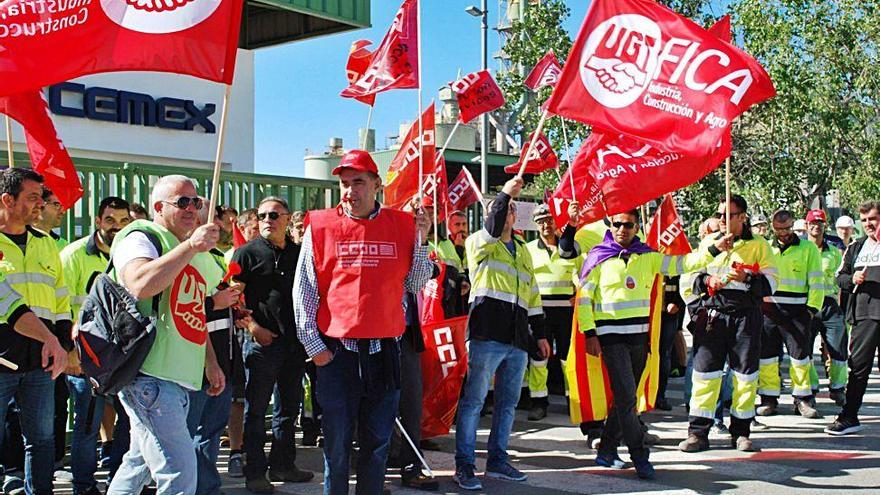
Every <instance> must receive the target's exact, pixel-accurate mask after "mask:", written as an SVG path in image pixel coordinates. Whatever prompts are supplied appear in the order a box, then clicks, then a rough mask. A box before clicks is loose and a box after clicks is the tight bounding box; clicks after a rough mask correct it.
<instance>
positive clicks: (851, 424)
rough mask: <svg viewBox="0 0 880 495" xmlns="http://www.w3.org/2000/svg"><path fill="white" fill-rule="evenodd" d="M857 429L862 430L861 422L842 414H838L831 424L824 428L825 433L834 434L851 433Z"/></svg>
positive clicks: (857, 430)
mask: <svg viewBox="0 0 880 495" xmlns="http://www.w3.org/2000/svg"><path fill="white" fill-rule="evenodd" d="M859 431H862V424H861V423H859V420H857V419H849V418H844V417H843V416H838V417H837V420H835V421H834V423H832V424H831V426H829V427H827V428H825V433H827V434H829V435H834V436H843V435H851V434H853V433H857V432H859Z"/></svg>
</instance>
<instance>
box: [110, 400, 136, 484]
mask: <svg viewBox="0 0 880 495" xmlns="http://www.w3.org/2000/svg"><path fill="white" fill-rule="evenodd" d="M105 400H110V399H105ZM112 400H113V410H114V411H116V424H115V425H114V426H113V445H111V446H110V463H109V464H108V465H107V466H105V467H106V469H107V485H109V484H110V481H111V480H112V479H113V475H115V474H116V471H117V470H118V469H119V466H120V465H122V457H123V456H124V455H125V453H126V452H128V448H129V446H130V445H131V423H130V422H129V421H128V413H127V412H125V407H124V406H123V405H122V401H121V400H119V397H113V398H112Z"/></svg>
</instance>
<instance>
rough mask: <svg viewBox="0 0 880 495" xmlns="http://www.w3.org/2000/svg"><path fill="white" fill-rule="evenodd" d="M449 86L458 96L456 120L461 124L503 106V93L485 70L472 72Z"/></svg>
mask: <svg viewBox="0 0 880 495" xmlns="http://www.w3.org/2000/svg"><path fill="white" fill-rule="evenodd" d="M449 86H450V87H451V88H452V91H454V92H455V96H456V98H458V108H459V109H460V110H461V113H460V114H459V116H458V120H459V121H461V123H462V124H467V123H468V122H470V121H471V120H474V118H476V117H479V116H480V115H482V114H484V113H486V112H491V111H492V110H497V109H499V108H501V107H503V106H504V94H503V93H502V92H501V88H499V87H498V84H497V83H496V82H495V79H492V75H491V74H489V71H487V70H483V71H480V72H472V73H470V74H468V75H466V76H464V77H462V78H461V79H459V80H458V81H455V82H451V83H449Z"/></svg>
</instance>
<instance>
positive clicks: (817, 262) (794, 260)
mask: <svg viewBox="0 0 880 495" xmlns="http://www.w3.org/2000/svg"><path fill="white" fill-rule="evenodd" d="M772 248H773V254H774V255H776V263H777V265H776V266H777V267H778V268H779V285H778V286H777V287H776V290H775V291H773V295H772V296H768V297H765V298H764V300H765V301H767V302H772V303H776V304H806V305H808V306H811V307H812V308H814V309H815V310H816V311H821V310H822V303H823V302H824V300H825V275H824V273H823V272H822V255H821V254H820V253H819V248H817V247H816V245H815V244H813V243H812V242H810V241H804V240H801V239H796V240H795V242H794V244H792V245H790V246H788V247H786V248H785V251H782V249H781V248H780V246H779V245H778V243H774V244H773V246H772Z"/></svg>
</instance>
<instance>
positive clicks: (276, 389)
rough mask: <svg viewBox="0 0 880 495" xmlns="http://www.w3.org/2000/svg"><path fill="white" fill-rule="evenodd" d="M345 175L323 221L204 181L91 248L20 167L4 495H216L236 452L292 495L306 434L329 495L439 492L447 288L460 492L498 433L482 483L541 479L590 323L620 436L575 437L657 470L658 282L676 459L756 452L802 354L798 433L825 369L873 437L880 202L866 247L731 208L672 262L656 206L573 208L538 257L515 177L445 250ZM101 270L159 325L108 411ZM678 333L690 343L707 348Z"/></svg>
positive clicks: (4, 261)
mask: <svg viewBox="0 0 880 495" xmlns="http://www.w3.org/2000/svg"><path fill="white" fill-rule="evenodd" d="M333 174H334V175H335V176H337V177H338V179H339V188H340V193H341V198H342V200H341V204H340V206H339V207H337V208H333V209H327V210H318V211H312V212H309V214H308V215H305V214H304V212H298V211H292V210H291V209H290V207H289V205H288V204H287V202H286V201H285V200H284V199H282V198H279V197H272V196H270V197H266V198H263V199H262V200H261V201H259V204H258V205H257V207H256V208H253V209H248V210H244V211H241V212H238V211H236V210H235V209H234V208H231V207H228V206H218V207H217V208H216V209H215V210H214V212H213V213H214V214H213V215H209V213H210V212H209V209H210V208H209V207H208V202H207V200H206V199H205V198H204V197H202V196H200V195H199V192H198V191H197V190H196V188H195V186H194V182H193V181H191V180H190V179H188V178H187V177H185V176H182V175H171V176H165V177H162V178H160V179H159V180H158V181H157V182H156V183H155V184H154V186H153V188H152V190H151V197H150V204H148V205H147V207H146V208H144V207H142V206H139V205H136V204H130V203H129V202H128V201H126V200H125V199H123V198H119V197H107V198H103V199H102V200H101V201H100V203H99V206H98V209H97V211H96V212H95V213H96V215H95V217H94V225H93V229H92V231H91V232H88V233H86V235H85V236H84V237H83V238H81V239H79V240H76V241H74V242H72V243H70V244H68V243H67V241H66V240H64V239H62V238H61V237H60V236H59V235H58V234H57V233H56V232H55V229H56V228H58V227H59V226H60V224H61V220H62V218H63V215H64V211H63V209H62V207H61V203H60V202H59V201H58V198H57V197H56V196H55V195H54V194H53V193H52V191H50V190H48V189H46V188H45V187H44V186H43V179H42V177H41V176H40V175H38V174H36V173H35V172H33V171H30V170H27V169H21V168H15V169H6V170H3V171H2V172H0V251H2V258H0V314H2V320H0V417H3V418H4V419H5V427H4V428H0V445H2V459H0V463H2V466H3V468H4V473H5V477H4V483H3V487H2V491H3V492H4V493H7V494H13V493H26V494H28V495H31V494H49V493H52V491H53V472H54V471H56V469H58V468H60V467H61V466H62V463H63V460H64V459H65V454H66V451H67V449H68V447H69V452H70V456H69V461H68V462H69V467H70V474H71V476H72V484H73V487H74V493H75V494H77V495H95V494H100V493H102V491H101V489H100V487H101V486H102V485H99V482H98V479H97V478H98V477H97V476H96V473H97V471H98V468H99V467H101V468H102V469H103V470H106V471H107V472H108V476H107V479H106V493H108V494H119V495H131V494H139V493H144V492H145V491H155V492H157V493H160V494H185V495H189V494H218V493H221V492H220V488H221V485H222V479H221V476H220V473H219V471H218V456H219V452H220V446H221V442H228V446H229V449H230V454H229V459H228V464H227V466H228V467H227V471H228V475H229V476H231V477H239V478H244V479H245V485H246V487H247V489H248V490H249V491H251V492H252V493H272V492H273V491H274V489H275V487H274V485H273V482H275V483H277V482H291V483H307V482H310V481H312V480H313V479H314V478H315V473H313V472H310V471H307V470H303V469H301V468H300V467H298V466H297V445H296V431H297V429H298V428H299V429H300V430H301V433H302V435H301V445H304V446H320V447H321V448H322V449H323V456H324V472H323V484H324V486H323V491H324V493H325V494H334V495H335V494H346V493H348V490H349V484H350V467H352V466H353V468H354V471H355V472H356V483H357V493H363V494H380V493H382V492H383V490H384V485H385V475H386V470H387V468H395V469H397V468H399V469H400V479H401V482H402V484H403V485H404V486H408V487H414V488H419V489H424V490H436V489H437V488H438V483H437V480H435V479H434V478H432V477H431V476H430V475H429V474H428V471H427V470H425V469H423V466H422V464H421V460H420V458H421V457H422V455H421V452H420V451H419V450H418V448H419V446H422V447H427V446H428V444H429V443H430V439H422V438H421V422H422V421H421V419H422V399H423V398H422V381H421V376H422V374H421V369H420V366H421V365H420V353H422V352H423V351H424V349H425V345H424V340H423V337H422V332H421V328H420V323H421V322H422V318H421V315H423V314H424V312H425V311H426V309H425V308H424V307H423V306H424V304H426V302H425V301H426V298H425V297H424V290H425V287H426V285H430V284H433V287H434V288H435V289H436V287H438V286H439V287H442V289H443V290H442V294H443V297H442V298H439V299H438V300H437V301H436V304H438V307H437V308H433V309H434V310H436V311H437V312H439V314H441V315H442V316H443V317H446V318H452V317H455V316H463V315H468V316H469V318H468V323H467V330H468V339H469V342H468V369H467V376H466V379H465V381H464V384H463V386H462V389H461V391H460V399H459V403H458V408H457V414H456V419H455V425H454V426H455V429H454V435H455V466H456V469H455V474H454V477H453V479H454V481H455V482H456V483H458V485H459V486H460V487H461V488H462V489H466V490H479V489H481V488H482V482H481V479H480V476H478V471H477V466H476V455H475V449H476V438H477V428H478V425H479V422H480V418H481V416H485V415H488V414H490V415H491V416H492V420H491V433H490V435H489V440H488V458H487V461H486V464H485V469H484V470H483V472H484V474H485V476H488V477H493V478H498V479H503V480H509V481H524V480H526V479H527V475H526V474H525V473H523V472H521V471H520V470H518V469H517V468H516V467H514V465H513V464H511V462H510V460H509V456H508V453H507V446H508V440H509V437H510V434H511V431H512V429H513V425H514V418H515V410H516V408H517V407H521V406H523V405H525V406H526V407H527V408H528V409H529V412H528V420H530V421H541V420H543V419H544V418H545V417H546V416H547V409H548V405H549V398H548V397H549V394H550V393H551V392H552V393H559V394H561V395H567V390H568V387H570V386H572V384H570V383H567V381H566V380H565V379H564V378H563V373H562V372H561V368H563V367H564V366H565V360H566V357H567V356H568V355H569V349H570V346H571V344H572V343H571V337H572V321H573V320H574V321H576V322H577V325H578V330H579V331H581V332H583V333H584V337H585V342H586V353H587V354H589V355H591V356H603V358H604V364H605V366H606V369H607V374H606V376H607V380H608V383H609V386H610V389H611V391H612V392H613V403H612V404H611V405H610V409H609V411H608V414H607V418H605V419H604V420H600V421H590V422H584V423H581V424H580V429H581V432H582V433H583V435H584V436H585V437H586V442H587V448H590V449H595V451H596V458H595V462H596V464H597V465H599V466H603V467H607V468H611V469H623V468H626V467H627V466H628V464H627V463H626V462H625V461H624V460H623V459H622V458H621V457H620V456H619V455H618V448H619V446H620V444H621V443H623V444H625V445H626V447H627V449H628V451H629V455H630V460H631V463H632V466H633V467H634V468H635V473H636V475H637V476H638V477H640V478H646V479H650V478H653V477H655V475H656V473H655V470H654V468H653V466H652V464H651V462H650V460H649V457H650V445H652V444H654V443H656V441H657V437H656V436H655V435H652V434H651V433H650V432H649V431H648V430H649V428H648V425H647V424H646V423H645V421H644V419H643V417H642V416H641V415H640V412H639V408H638V403H639V398H638V395H639V391H638V390H637V388H638V385H639V381H640V378H641V376H642V374H643V373H644V371H645V368H646V366H647V362H648V355H649V352H650V342H649V325H650V321H649V319H650V314H651V292H652V287H653V282H654V280H655V279H656V277H657V276H658V275H659V276H662V277H663V281H664V289H663V292H662V294H663V305H662V307H663V313H662V324H661V336H660V344H659V355H660V383H659V389H658V392H657V397H656V399H655V400H654V405H655V407H656V408H658V409H662V410H669V409H671V407H672V405H671V403H670V401H669V400H667V398H666V388H667V381H668V379H669V378H670V377H671V376H681V375H684V376H685V379H686V386H685V392H686V402H687V403H686V405H685V407H687V410H688V415H689V418H688V422H689V428H688V436H687V438H685V439H682V441H681V443H680V445H679V448H680V450H682V451H684V452H699V451H702V450H706V449H708V448H709V441H708V438H709V434H710V432H715V433H720V434H723V435H727V436H729V439H730V444H731V446H732V447H733V448H735V449H738V450H740V451H747V452H750V451H755V450H757V449H758V446H757V445H755V443H754V442H753V440H752V438H751V432H752V430H755V429H764V428H766V426H764V425H763V424H762V423H760V422H759V421H758V420H757V419H756V418H757V417H760V416H769V415H773V414H780V413H783V412H784V411H783V407H782V404H781V402H783V401H782V394H783V387H782V384H783V380H782V377H781V372H780V369H781V368H780V364H781V363H782V360H783V356H784V353H787V354H788V355H789V358H790V366H789V373H790V378H789V382H790V392H791V395H792V398H793V399H792V404H793V411H794V413H795V414H799V415H801V416H803V417H805V418H817V417H819V412H818V410H817V409H816V403H815V401H816V396H817V394H818V393H819V391H820V390H821V388H822V387H823V385H822V384H821V383H822V381H821V380H820V373H819V371H822V374H823V375H824V377H825V382H826V383H825V385H824V386H825V387H827V389H828V391H829V395H830V398H831V399H832V400H833V401H835V403H836V404H837V405H838V406H839V407H840V408H841V410H840V413H839V415H838V416H837V418H836V419H835V420H834V421H833V422H832V423H831V424H830V425H829V426H828V427H827V428H826V429H825V431H826V432H827V433H828V434H830V435H846V434H850V433H854V432H857V431H858V430H859V429H860V427H861V426H860V423H859V419H858V413H859V408H860V406H861V402H862V397H863V395H864V393H865V390H866V386H867V381H868V376H869V374H870V371H871V368H872V364H873V359H874V355H875V354H877V350H878V347H880V337H878V336H880V329H878V328H877V327H878V325H880V268H878V267H880V240H878V238H877V234H878V230H877V229H878V224H880V203H874V202H871V203H866V204H864V205H862V206H861V207H860V208H859V210H858V214H859V220H860V222H861V226H862V228H863V230H864V234H865V235H864V236H863V237H861V238H856V235H855V234H854V227H855V225H854V221H853V219H852V218H850V217H846V216H843V217H840V218H839V219H837V220H836V233H837V234H838V235H834V234H832V233H831V232H829V228H828V227H829V219H828V217H827V215H826V212H824V211H823V210H811V211H809V212H807V214H806V215H805V216H804V218H800V217H799V215H796V214H795V213H794V212H792V211H789V210H785V209H781V210H778V211H776V212H774V213H773V215H772V217H771V218H770V219H769V220H768V219H767V218H766V217H763V216H762V215H760V214H753V213H751V211H750V210H749V208H748V205H747V203H746V201H745V199H743V198H742V197H740V196H737V195H733V196H732V197H731V199H730V202H726V201H725V200H723V199H722V200H720V201H719V203H718V209H717V213H716V215H714V216H713V217H712V218H709V219H707V220H706V221H704V222H703V223H701V224H700V226H699V235H700V238H701V239H700V241H699V243H698V244H697V245H696V246H695V249H694V251H693V252H692V253H691V254H688V255H683V256H672V255H665V254H661V253H658V252H656V251H655V250H654V249H653V248H651V247H649V246H648V245H647V244H646V243H645V242H643V241H644V239H640V238H639V235H638V234H639V232H640V227H641V222H642V219H641V216H640V214H639V212H638V211H630V212H624V213H619V214H616V215H613V216H612V217H611V218H609V219H607V221H604V222H597V223H593V224H588V225H586V226H581V227H579V225H578V212H579V208H578V205H577V203H572V204H571V205H569V209H568V214H569V217H570V221H569V223H568V224H567V225H556V224H555V221H554V219H553V217H552V216H551V215H550V213H549V211H548V209H547V207H546V206H539V207H537V208H536V209H535V210H534V213H533V215H532V217H533V218H532V219H533V220H534V222H535V223H536V224H537V226H538V236H537V239H535V240H533V241H531V242H525V240H524V239H523V238H522V237H521V236H520V234H519V233H518V232H516V231H515V230H514V225H515V223H516V218H517V203H516V202H515V201H514V200H515V199H516V198H517V197H518V196H519V195H520V193H521V191H522V188H523V181H522V179H521V178H514V179H511V180H509V181H508V182H507V183H505V184H504V186H503V188H502V189H501V191H500V192H499V193H498V195H497V196H496V197H495V199H494V200H493V201H492V202H491V203H490V205H489V206H488V208H487V211H486V216H485V222H484V223H483V226H482V228H480V229H479V230H477V231H476V232H474V233H472V234H471V233H470V231H469V225H468V219H467V215H465V214H464V213H463V212H459V211H456V212H451V213H450V214H449V215H448V218H447V219H446V220H445V226H444V229H443V234H444V235H442V236H440V235H439V232H436V233H435V232H434V229H435V227H436V226H435V225H434V224H433V222H432V221H431V218H432V217H433V211H432V208H433V204H431V202H430V201H425V200H414V201H413V204H412V205H411V206H412V212H403V211H398V210H392V209H387V208H383V207H382V206H381V204H380V203H379V202H378V198H379V193H380V191H381V188H382V181H381V179H380V176H379V172H378V169H377V167H376V164H375V162H374V161H373V160H372V158H371V157H370V155H369V154H368V153H366V152H364V151H358V150H355V151H352V152H349V153H348V154H346V155H345V156H344V157H343V158H342V160H341V162H340V164H339V166H338V167H336V168H335V169H334V170H333ZM203 193H204V192H203ZM210 216H213V218H212V219H211V221H210V222H209V217H210ZM799 224H800V225H799ZM236 231H239V232H240V234H241V236H242V237H243V238H244V242H245V243H244V244H243V245H241V246H235V245H234V243H233V239H234V237H235V235H236ZM233 267H234V269H233ZM102 273H107V274H109V276H110V277H111V278H112V279H113V280H115V281H116V282H118V283H119V284H120V285H121V286H122V287H124V288H125V290H126V291H127V292H128V293H129V294H130V295H131V296H132V297H134V298H135V299H136V300H137V305H138V309H139V310H140V311H141V312H142V313H143V314H145V315H150V316H152V317H153V321H154V322H155V332H156V333H155V340H154V341H153V343H152V346H151V347H150V348H149V352H148V354H147V355H146V357H145V359H144V361H143V364H142V365H140V368H139V372H138V373H137V375H136V376H135V377H134V378H133V379H132V380H131V381H130V382H128V383H126V384H124V387H123V388H122V390H121V392H120V393H119V394H117V395H115V396H110V395H98V394H96V393H95V392H94V388H93V383H92V381H91V380H90V378H89V376H87V374H86V373H84V370H83V366H82V363H81V360H82V359H81V358H82V356H81V355H80V352H79V351H78V349H77V345H76V343H77V341H78V340H77V328H78V320H79V319H80V318H81V308H82V306H83V304H84V303H85V302H86V300H87V296H88V294H89V292H90V290H92V286H93V284H94V283H95V280H96V279H97V278H98V276H99V275H100V274H102ZM429 310H430V309H429ZM682 330H687V331H689V332H690V334H691V335H692V336H693V344H692V348H691V349H690V351H688V350H687V349H686V346H685V344H684V339H683V337H682V335H683V333H682ZM817 338H821V349H822V352H821V358H820V359H815V358H819V357H820V356H814V355H813V349H814V343H815V339H817ZM526 384H527V385H526ZM270 406H271V408H270ZM68 407H70V410H71V411H72V417H73V426H72V434H71V435H69V436H68V435H67V418H68ZM267 412H268V413H270V414H271V428H270V438H269V441H270V444H271V445H270V447H269V451H268V455H266V441H267V438H266V437H267V428H266V416H267ZM725 412H727V413H728V414H729V421H728V422H727V423H725V420H724V415H725ZM396 430H397V431H396ZM184 432H188V434H186V433H184ZM68 439H69V445H68V444H67V443H68V442H67V440H68ZM355 445H356V452H357V454H356V460H355V461H352V459H353V446H355ZM102 481H104V480H102Z"/></svg>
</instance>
